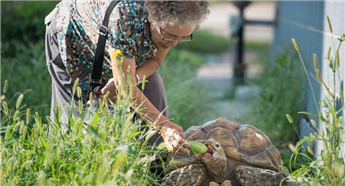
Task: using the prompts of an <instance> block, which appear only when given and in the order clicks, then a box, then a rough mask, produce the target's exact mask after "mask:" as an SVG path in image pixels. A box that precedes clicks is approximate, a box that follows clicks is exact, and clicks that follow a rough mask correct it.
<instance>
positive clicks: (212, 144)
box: [199, 138, 227, 166]
mask: <svg viewBox="0 0 345 186" xmlns="http://www.w3.org/2000/svg"><path fill="white" fill-rule="evenodd" d="M205 145H206V147H207V151H206V152H205V153H203V154H201V155H200V156H199V158H200V159H201V161H202V162H204V163H205V164H206V165H207V166H213V165H214V166H217V164H219V163H220V164H221V163H226V159H227V158H226V155H225V152H224V149H223V147H222V146H221V145H220V144H219V143H218V142H217V141H216V140H215V139H213V138H210V139H208V140H207V141H206V142H205Z"/></svg>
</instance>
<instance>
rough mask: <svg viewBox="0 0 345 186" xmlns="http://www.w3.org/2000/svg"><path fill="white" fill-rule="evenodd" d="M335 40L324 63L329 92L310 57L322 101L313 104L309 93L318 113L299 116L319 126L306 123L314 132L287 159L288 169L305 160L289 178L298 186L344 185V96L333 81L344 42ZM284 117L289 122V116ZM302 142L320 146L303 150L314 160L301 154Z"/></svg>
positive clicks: (338, 73)
mask: <svg viewBox="0 0 345 186" xmlns="http://www.w3.org/2000/svg"><path fill="white" fill-rule="evenodd" d="M327 20H328V24H329V27H330V31H331V33H332V34H333V32H332V26H331V23H330V20H329V17H328V16H327ZM338 40H339V44H338V46H336V45H335V44H334V42H333V51H334V53H333V55H331V51H332V48H330V49H329V52H328V55H327V58H326V61H328V63H329V67H330V69H331V70H332V72H333V81H332V84H333V85H332V87H333V90H332V89H331V88H330V85H327V84H326V82H324V81H323V80H322V79H321V76H320V71H319V68H318V66H317V57H316V54H314V70H315V74H316V77H317V80H318V82H319V83H320V84H321V85H323V87H324V90H326V92H325V96H324V97H322V98H321V100H320V101H319V102H317V101H316V99H315V95H314V93H313V97H314V101H315V106H316V107H317V112H318V113H309V112H300V114H306V115H309V116H312V117H315V118H317V119H318V122H319V125H317V124H316V122H317V121H314V120H311V121H310V122H311V124H312V125H313V127H314V129H315V130H316V132H315V133H314V134H311V135H310V136H309V137H305V138H304V139H302V140H300V141H299V142H298V143H297V144H296V147H295V149H296V151H295V152H294V154H293V155H292V156H291V162H290V169H292V168H293V167H294V165H295V161H296V158H298V157H300V156H302V157H304V158H305V159H307V160H308V163H306V164H305V165H302V166H301V167H300V168H298V169H297V170H295V171H294V172H293V173H292V174H291V176H292V177H293V178H295V180H296V181H298V182H299V184H301V185H318V186H321V185H332V186H340V185H344V183H345V157H344V149H342V148H344V144H345V138H344V134H345V127H344V120H343V119H344V118H343V112H344V104H343V103H344V92H343V87H341V86H340V85H339V84H337V81H336V78H338V82H340V70H339V69H340V57H339V50H340V46H341V44H342V42H344V41H345V34H343V35H342V36H341V37H340V38H338ZM292 41H293V44H294V46H295V49H296V51H297V53H298V54H299V57H300V59H301V62H302V65H303V67H304V69H305V73H306V76H307V79H308V81H309V85H310V87H311V89H312V85H311V83H310V79H309V75H308V72H307V70H306V68H305V65H304V61H303V59H302V57H301V54H300V52H299V49H298V45H297V43H296V41H295V40H294V39H292ZM338 88H339V89H338ZM336 89H338V90H336ZM318 103H319V104H318ZM319 106H321V107H322V112H321V111H320V109H319ZM287 117H288V119H289V116H287ZM289 121H290V122H291V123H293V120H291V119H289ZM304 142H308V144H309V145H310V144H311V143H312V142H319V143H322V144H323V145H324V146H323V147H322V148H321V149H317V150H318V151H320V152H319V153H315V154H314V152H313V150H312V149H311V148H310V147H308V148H307V149H308V152H309V154H312V155H314V158H311V157H310V156H308V154H306V153H303V152H301V149H302V148H305V147H303V143H304Z"/></svg>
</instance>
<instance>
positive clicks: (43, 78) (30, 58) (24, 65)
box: [1, 41, 51, 116]
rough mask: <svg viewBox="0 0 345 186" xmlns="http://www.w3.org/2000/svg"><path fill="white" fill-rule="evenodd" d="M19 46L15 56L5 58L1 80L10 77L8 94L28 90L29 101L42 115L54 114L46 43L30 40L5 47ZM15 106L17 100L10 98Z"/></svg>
mask: <svg viewBox="0 0 345 186" xmlns="http://www.w3.org/2000/svg"><path fill="white" fill-rule="evenodd" d="M13 45H15V46H16V47H15V48H16V51H14V53H15V54H16V55H15V57H4V55H3V58H2V64H1V72H2V73H1V83H2V84H3V83H4V81H5V80H8V84H9V88H8V90H7V95H10V96H11V98H12V97H13V96H14V97H16V96H18V95H19V93H20V92H25V95H26V97H27V99H25V100H24V102H25V104H28V105H30V106H32V108H33V109H34V110H35V111H38V112H39V113H40V114H41V115H42V116H46V115H49V113H50V100H51V78H50V76H49V72H48V69H47V66H46V59H45V52H44V42H43V41H42V42H38V43H37V44H32V43H28V44H27V46H25V45H22V44H21V43H20V42H12V44H10V43H4V44H3V45H2V48H5V49H4V50H10V48H11V47H12V46H13ZM9 101H10V102H9V104H12V105H14V104H15V103H14V102H15V100H9Z"/></svg>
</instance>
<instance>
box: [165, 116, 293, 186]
mask: <svg viewBox="0 0 345 186" xmlns="http://www.w3.org/2000/svg"><path fill="white" fill-rule="evenodd" d="M185 135H186V139H187V140H188V141H199V142H202V143H204V144H205V145H206V146H207V148H208V150H207V152H205V153H203V154H200V155H195V154H193V155H192V154H191V155H187V154H184V155H177V154H175V155H174V154H169V157H168V158H167V162H166V163H167V167H166V168H165V176H164V178H163V181H162V183H161V185H162V186H167V185H174V186H182V185H183V186H199V185H200V186H204V185H205V186H218V185H221V186H237V185H241V186H247V185H250V186H256V185H258V186H259V185H265V186H273V185H274V186H275V185H279V184H280V182H281V180H285V179H286V177H287V175H286V172H285V171H284V170H283V169H282V168H281V167H280V166H281V165H282V159H281V156H280V153H279V151H278V149H277V148H276V147H275V146H274V145H273V144H272V142H271V140H270V139H269V138H268V137H267V136H266V135H265V134H264V133H263V132H261V131H260V130H259V129H257V128H255V127H254V126H252V125H249V124H247V125H242V124H240V123H237V122H235V121H230V120H227V119H223V118H219V119H216V120H213V121H210V122H208V123H205V124H204V125H202V126H193V127H191V128H189V129H188V130H187V131H186V132H185ZM282 183H284V184H286V183H285V181H284V182H282ZM284 184H283V185H284Z"/></svg>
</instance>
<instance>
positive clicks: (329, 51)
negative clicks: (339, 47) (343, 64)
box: [327, 47, 332, 61]
mask: <svg viewBox="0 0 345 186" xmlns="http://www.w3.org/2000/svg"><path fill="white" fill-rule="evenodd" d="M331 50H332V47H329V49H328V53H327V61H329V56H330V55H331Z"/></svg>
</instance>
